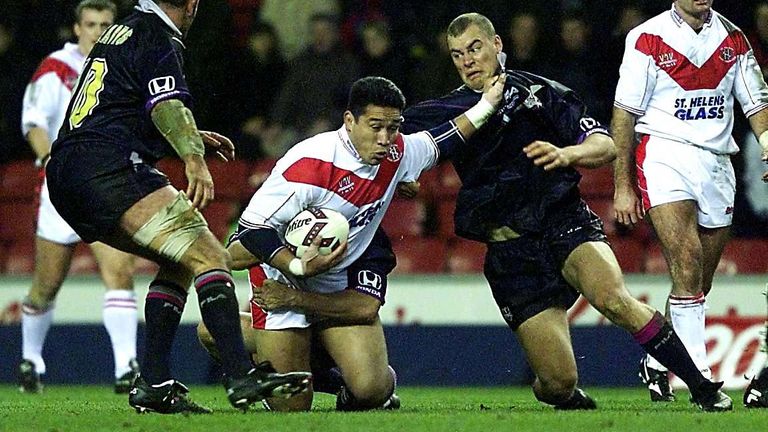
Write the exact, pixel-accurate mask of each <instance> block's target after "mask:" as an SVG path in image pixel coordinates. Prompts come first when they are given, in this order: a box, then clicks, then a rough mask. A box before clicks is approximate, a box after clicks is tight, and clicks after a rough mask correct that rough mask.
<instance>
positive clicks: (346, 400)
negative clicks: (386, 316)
mask: <svg viewBox="0 0 768 432" xmlns="http://www.w3.org/2000/svg"><path fill="white" fill-rule="evenodd" d="M319 336H320V340H321V341H322V343H323V345H324V346H325V348H326V349H327V350H328V353H329V354H330V355H331V357H333V359H334V360H335V361H336V364H338V365H339V368H340V370H341V374H342V377H343V379H344V383H345V384H344V388H343V389H342V390H341V393H340V394H339V396H338V398H337V403H336V409H338V410H343V411H360V410H369V409H376V408H380V407H382V406H383V405H384V404H385V402H387V401H388V400H389V399H390V396H391V395H392V394H393V393H394V390H395V377H394V375H393V373H392V369H391V368H390V367H389V361H388V359H387V344H386V341H385V339H384V331H383V329H382V327H381V321H379V320H378V319H377V320H376V321H375V322H374V323H373V324H370V325H352V326H338V327H328V328H324V329H322V330H320V331H319Z"/></svg>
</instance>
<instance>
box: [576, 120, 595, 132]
mask: <svg viewBox="0 0 768 432" xmlns="http://www.w3.org/2000/svg"><path fill="white" fill-rule="evenodd" d="M598 126H600V122H598V121H597V120H595V119H593V118H592V117H582V118H581V119H580V120H579V128H581V130H583V131H584V132H588V131H590V130H592V129H594V128H596V127H598Z"/></svg>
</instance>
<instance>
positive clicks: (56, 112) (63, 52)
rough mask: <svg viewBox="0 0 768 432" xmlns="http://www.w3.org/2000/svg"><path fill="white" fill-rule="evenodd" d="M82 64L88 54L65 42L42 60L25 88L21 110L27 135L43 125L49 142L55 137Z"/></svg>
mask: <svg viewBox="0 0 768 432" xmlns="http://www.w3.org/2000/svg"><path fill="white" fill-rule="evenodd" d="M83 64H85V56H84V55H83V54H82V53H80V50H79V48H78V46H77V44H74V43H66V44H65V45H64V48H62V49H60V50H58V51H54V52H53V53H51V55H49V56H48V57H46V58H45V59H44V60H43V61H42V63H40V66H38V67H37V70H36V71H35V73H34V75H32V79H31V80H30V82H29V84H28V85H27V88H26V90H25V91H24V104H23V108H22V113H21V130H22V133H23V134H24V136H26V135H27V133H28V132H29V129H31V128H33V127H40V128H43V129H45V130H47V131H48V139H49V140H50V142H53V141H55V140H56V137H57V136H58V134H59V128H60V127H61V124H62V123H63V122H64V115H65V114H66V112H67V105H68V104H69V99H70V98H71V97H72V89H73V88H74V87H75V83H76V82H77V77H78V76H79V75H80V71H81V70H82V69H83Z"/></svg>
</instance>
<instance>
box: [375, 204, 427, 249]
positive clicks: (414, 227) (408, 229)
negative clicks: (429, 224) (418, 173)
mask: <svg viewBox="0 0 768 432" xmlns="http://www.w3.org/2000/svg"><path fill="white" fill-rule="evenodd" d="M426 218H427V206H426V204H425V203H424V201H422V200H420V199H417V198H414V199H395V200H393V201H392V203H391V204H390V205H389V209H388V210H387V214H385V215H384V219H383V220H382V222H381V226H382V228H384V231H386V232H387V234H388V235H389V236H390V237H391V238H393V239H394V238H397V237H400V236H419V235H422V234H423V233H424V222H425V221H426Z"/></svg>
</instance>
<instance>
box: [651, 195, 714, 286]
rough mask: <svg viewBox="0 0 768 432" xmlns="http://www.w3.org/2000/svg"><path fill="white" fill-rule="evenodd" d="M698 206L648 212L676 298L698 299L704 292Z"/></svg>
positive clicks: (672, 206) (662, 207) (668, 205)
mask: <svg viewBox="0 0 768 432" xmlns="http://www.w3.org/2000/svg"><path fill="white" fill-rule="evenodd" d="M696 212H697V210H696V202H695V201H692V200H686V201H676V202H671V203H666V204H662V205H658V206H656V207H653V208H651V209H650V210H648V217H649V218H650V220H651V223H652V224H653V228H654V231H655V232H656V235H657V237H658V239H659V243H661V248H662V252H663V253H664V259H665V260H666V262H667V266H668V267H669V273H670V277H671V278H672V295H675V296H695V295H698V294H700V293H701V290H702V269H703V265H704V255H703V250H702V243H701V240H700V239H699V232H698V226H699V225H698V221H697V216H696Z"/></svg>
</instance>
